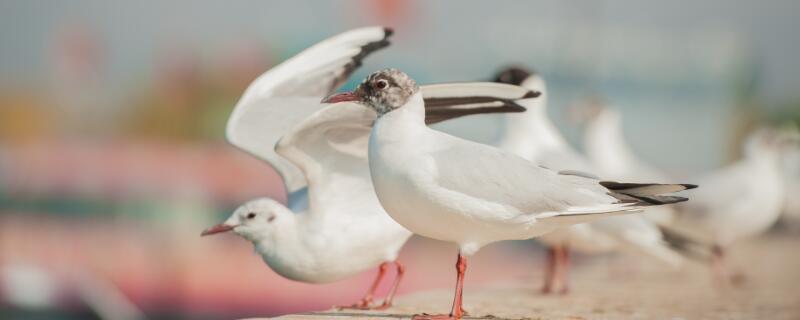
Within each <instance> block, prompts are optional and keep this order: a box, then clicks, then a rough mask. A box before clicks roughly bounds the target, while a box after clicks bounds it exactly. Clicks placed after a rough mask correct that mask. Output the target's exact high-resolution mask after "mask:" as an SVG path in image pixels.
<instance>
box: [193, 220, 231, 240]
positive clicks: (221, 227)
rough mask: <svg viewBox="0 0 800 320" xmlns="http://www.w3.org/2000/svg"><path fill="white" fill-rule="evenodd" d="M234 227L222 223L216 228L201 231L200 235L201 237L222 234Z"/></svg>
mask: <svg viewBox="0 0 800 320" xmlns="http://www.w3.org/2000/svg"><path fill="white" fill-rule="evenodd" d="M233 228H236V226H231V225H227V224H224V223H220V224H218V225H216V226H213V227H211V228H208V229H205V230H203V233H201V234H200V236H201V237H205V236H210V235H212V234H217V233H223V232H228V231H231V230H233Z"/></svg>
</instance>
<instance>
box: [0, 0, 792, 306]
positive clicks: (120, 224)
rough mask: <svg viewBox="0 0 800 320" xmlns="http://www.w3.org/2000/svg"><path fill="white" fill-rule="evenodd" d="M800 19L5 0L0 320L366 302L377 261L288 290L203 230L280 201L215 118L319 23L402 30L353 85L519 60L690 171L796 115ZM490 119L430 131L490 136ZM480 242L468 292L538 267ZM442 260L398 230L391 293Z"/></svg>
mask: <svg viewBox="0 0 800 320" xmlns="http://www.w3.org/2000/svg"><path fill="white" fill-rule="evenodd" d="M799 21H800V3H798V2H797V1H795V0H772V1H763V2H752V1H727V0H712V1H703V2H702V3H698V2H696V1H667V2H665V1H656V0H645V1H642V0H625V1H590V2H589V1H586V2H585V1H506V2H502V3H500V4H498V3H496V2H479V1H455V0H454V1H400V0H383V1H367V0H350V1H338V2H332V1H235V2H231V1H222V2H220V1H188V0H187V1H171V2H163V1H154V0H141V1H134V2H116V1H100V0H96V1H94V0H79V1H70V2H42V1H25V0H0V43H2V46H0V318H4V319H5V318H8V319H19V318H26V319H27V318H41V319H91V318H104V319H108V318H119V319H141V318H151V319H173V318H185V319H217V318H220V317H223V318H232V317H244V316H267V315H275V314H282V313H287V312H298V311H307V310H314V309H324V308H328V307H330V306H331V305H334V304H347V303H350V302H352V301H354V300H356V299H357V298H358V297H360V295H361V294H363V292H362V290H364V289H366V286H367V284H368V283H369V282H370V281H371V279H372V277H373V274H374V273H367V274H364V275H361V276H359V277H357V278H354V279H351V280H348V281H343V282H339V283H335V284H330V285H307V284H301V283H297V282H292V281H289V280H286V279H283V278H281V277H279V276H278V275H276V274H275V273H274V272H272V271H271V270H269V269H268V268H267V267H266V266H265V265H264V264H263V262H262V261H261V260H260V259H259V258H258V257H257V256H256V255H255V254H253V253H252V248H251V247H250V245H249V244H247V243H246V242H244V241H242V240H240V239H237V238H235V237H233V236H220V237H219V238H203V239H201V238H200V237H199V233H200V231H201V230H203V229H204V228H205V227H208V226H210V225H212V224H215V223H217V222H219V221H222V219H224V218H225V217H227V215H228V214H229V213H230V212H231V210H232V209H233V208H235V206H236V205H237V204H239V203H241V202H243V201H245V200H247V199H250V198H253V197H257V196H271V197H275V198H277V199H285V194H283V191H282V190H283V189H282V186H281V181H280V180H279V177H278V176H277V175H276V174H275V172H273V171H272V169H271V168H270V167H269V166H268V165H266V164H265V163H262V162H260V161H258V160H256V159H254V158H251V157H250V156H248V155H246V154H244V153H243V152H240V151H238V150H235V149H234V148H233V147H231V146H229V145H227V144H226V143H225V142H224V137H223V132H224V130H223V128H224V125H225V122H226V120H227V116H228V114H229V112H230V111H231V110H232V108H233V106H234V104H235V103H236V101H237V99H238V97H239V96H240V94H241V93H242V92H243V90H244V89H245V88H246V86H247V85H248V84H249V83H250V82H251V81H252V80H253V79H254V78H255V77H256V76H258V75H259V74H261V73H262V72H264V71H265V70H267V69H268V68H270V67H272V66H274V65H276V64H277V63H280V62H281V61H283V60H284V59H286V58H288V57H290V56H292V55H294V54H296V53H297V52H299V51H300V50H302V49H304V48H306V47H308V46H310V45H312V44H314V43H316V42H317V41H319V40H322V39H324V38H325V37H328V36H331V35H333V34H336V33H339V32H342V31H345V30H347V29H350V28H353V27H359V26H365V25H373V24H382V25H387V26H391V27H393V28H394V29H395V31H396V33H395V36H394V38H393V44H392V46H391V47H390V48H388V49H386V50H383V51H380V52H378V53H376V54H374V55H373V56H371V57H369V58H368V59H367V61H366V63H365V66H364V67H363V68H362V69H360V70H359V71H358V73H357V74H356V75H355V76H354V77H353V78H352V79H351V82H350V84H348V86H351V87H352V86H353V85H354V84H356V83H358V82H360V80H361V78H362V77H363V76H365V75H366V74H368V73H370V72H372V71H374V70H376V69H378V68H384V67H397V68H401V69H403V70H405V71H407V72H408V73H409V74H410V75H412V76H413V77H415V78H416V79H417V80H418V82H420V83H433V82H444V81H466V80H488V79H491V78H492V77H493V75H494V73H495V72H496V71H498V70H499V69H500V68H501V67H503V66H507V65H509V64H520V65H525V66H528V67H530V68H534V69H536V70H537V71H538V72H540V73H541V74H543V75H544V78H545V79H546V80H547V81H548V85H549V88H548V89H549V94H550V109H549V110H550V111H549V112H550V115H551V117H552V118H553V119H554V120H555V121H556V122H557V123H559V124H560V126H559V127H560V128H562V130H563V131H564V132H565V133H566V134H567V135H568V136H569V137H571V138H577V137H579V135H580V128H577V127H575V126H574V125H570V124H569V122H568V120H567V118H568V116H567V114H568V108H567V107H568V106H570V105H573V104H574V103H575V102H576V101H578V100H580V99H584V98H586V97H602V98H603V99H604V100H605V101H608V102H609V103H610V104H612V105H613V106H615V107H617V108H619V109H620V110H621V111H622V112H623V114H624V115H625V122H624V124H625V132H626V134H627V136H628V138H629V141H630V143H631V145H632V146H633V148H634V149H635V150H636V151H637V152H638V153H639V154H640V155H641V156H642V157H643V158H644V159H645V160H647V161H649V162H651V163H654V164H656V165H658V166H660V167H661V168H664V169H666V170H668V171H671V172H673V173H678V174H690V173H692V172H702V171H705V170H711V169H713V168H716V167H719V166H722V165H724V164H726V163H729V162H731V161H733V160H735V159H737V157H738V152H739V148H738V146H739V144H740V141H741V139H742V138H743V136H744V135H745V134H746V133H747V132H748V131H749V130H750V129H751V128H753V127H754V126H756V125H757V124H759V123H764V122H768V123H782V122H786V121H795V122H797V121H798V119H800V90H798V89H800V63H798V62H797V57H799V56H800V42H798V41H796V40H797V36H796V32H797V30H800V22H799ZM499 119H500V118H493V117H486V118H481V119H464V120H459V121H457V122H454V123H450V124H445V125H444V126H446V127H449V128H448V129H450V130H456V131H459V132H461V133H462V134H464V135H466V136H470V137H471V138H474V139H476V140H488V139H491V138H492V135H493V134H495V133H496V132H499V131H498V130H499V126H501V125H502V121H499ZM575 142H576V143H577V142H578V141H577V140H576V141H575ZM495 247H496V248H494V247H493V250H489V251H487V252H486V253H484V252H483V251H482V252H481V254H480V255H478V257H477V259H478V261H479V262H477V263H476V264H474V265H471V266H470V268H471V274H470V277H469V279H468V281H469V282H474V283H480V282H495V281H518V280H519V279H523V278H524V279H532V276H531V274H530V273H532V272H533V273H536V272H540V271H539V269H540V264H537V263H536V262H537V261H539V259H541V256H542V251H541V250H536V249H534V248H535V245H534V244H532V243H530V242H524V243H512V244H500V245H497V246H495ZM520 253H523V254H520ZM453 254H454V250H453V248H451V247H450V246H448V245H445V244H441V243H438V242H433V241H428V240H422V239H414V240H412V241H411V243H410V244H409V246H408V247H407V248H406V249H405V250H404V252H403V256H402V258H403V259H404V260H405V262H406V263H407V264H408V265H409V273H408V277H407V280H408V281H406V282H405V283H404V284H403V285H402V286H401V288H400V291H401V293H402V292H408V291H412V290H416V289H420V288H423V289H424V288H434V287H448V286H450V285H452V281H453V279H451V277H452V274H451V273H452V270H451V269H452V261H451V260H452V255H453ZM512 254H514V255H515V256H516V258H515V259H517V260H518V261H519V263H514V264H503V265H497V264H496V263H493V261H495V262H496V261H497V260H498V259H501V258H502V257H506V256H509V255H512ZM498 269H502V270H503V272H498V271H497V270H498Z"/></svg>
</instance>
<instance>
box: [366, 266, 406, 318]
mask: <svg viewBox="0 0 800 320" xmlns="http://www.w3.org/2000/svg"><path fill="white" fill-rule="evenodd" d="M394 265H395V266H396V267H397V275H396V276H395V278H394V283H393V284H392V288H391V289H389V294H388V295H386V299H384V300H383V303H381V305H380V306H377V307H375V308H372V309H374V310H383V309H386V308H389V307H391V306H392V300H393V299H394V294H395V293H397V287H399V286H400V281H401V280H403V274H405V272H406V267H405V266H403V265H402V264H400V262H397V261H395V262H394Z"/></svg>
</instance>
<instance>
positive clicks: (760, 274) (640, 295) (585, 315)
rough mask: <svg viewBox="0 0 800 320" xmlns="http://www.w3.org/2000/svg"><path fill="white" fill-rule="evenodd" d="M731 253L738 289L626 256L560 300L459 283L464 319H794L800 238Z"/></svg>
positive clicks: (589, 272) (529, 286) (445, 296)
mask: <svg viewBox="0 0 800 320" xmlns="http://www.w3.org/2000/svg"><path fill="white" fill-rule="evenodd" d="M735 253H736V254H735V256H734V259H732V261H731V262H732V263H731V264H732V265H733V266H735V267H736V269H739V270H744V271H745V272H746V274H747V276H748V277H747V280H746V282H745V283H744V284H743V285H741V286H738V287H731V288H727V289H721V288H718V287H716V286H713V285H712V282H711V281H710V277H709V274H708V270H707V269H706V268H704V267H703V266H701V265H694V264H692V265H688V266H686V267H684V268H682V269H681V270H677V271H665V269H664V268H663V267H660V268H659V267H658V266H655V265H651V264H649V263H647V262H646V261H644V262H643V261H637V260H636V259H631V257H630V256H628V257H624V256H621V257H613V258H598V259H597V261H595V263H592V264H591V265H590V266H588V267H585V268H581V269H580V270H577V271H575V272H574V274H573V290H572V293H570V294H569V295H566V296H560V295H549V296H546V295H542V294H540V293H539V291H538V288H536V287H534V284H535V283H537V281H535V280H534V279H526V280H521V281H519V282H517V283H504V284H497V285H482V286H473V287H469V286H467V288H465V292H464V299H465V302H464V303H465V309H466V310H467V311H468V312H469V313H470V314H469V316H468V317H466V318H465V319H800V237H797V236H793V237H790V236H787V235H776V236H770V237H766V238H762V239H760V240H757V241H754V242H750V243H744V244H742V245H740V246H739V247H738V248H737V250H736V252H735ZM467 277H469V272H468V273H467ZM451 294H452V293H451V291H450V290H449V289H441V290H433V291H426V292H418V293H412V294H409V295H405V296H402V297H399V298H398V299H397V302H396V304H395V307H393V308H391V309H388V310H384V311H375V312H360V311H357V312H353V311H335V310H330V311H325V312H316V313H303V314H295V315H287V316H283V317H281V318H280V319H346V318H358V319H407V318H410V317H411V315H413V314H415V313H421V312H427V313H442V312H447V311H449V309H450V302H451Z"/></svg>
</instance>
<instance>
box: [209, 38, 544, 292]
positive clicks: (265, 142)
mask: <svg viewBox="0 0 800 320" xmlns="http://www.w3.org/2000/svg"><path fill="white" fill-rule="evenodd" d="M391 33H392V32H391V30H389V29H386V28H382V27H370V28H361V29H356V30H352V31H348V32H345V33H342V34H340V35H338V36H334V37H332V38H330V39H327V40H325V41H323V42H320V43H319V44H317V45H314V46H312V47H310V48H308V49H306V50H305V51H303V52H301V53H299V54H298V55H296V56H294V57H293V58H291V59H289V60H287V61H285V62H283V63H282V64H280V65H278V66H276V67H274V68H272V69H271V70H269V71H267V72H266V73H264V74H263V75H261V76H260V77H258V79H256V80H255V81H254V82H253V83H252V84H251V85H250V87H249V88H248V89H247V90H246V91H245V93H244V95H243V96H242V98H241V99H240V101H239V103H237V105H236V108H235V109H234V111H233V113H232V114H231V116H230V119H229V121H228V126H227V138H228V140H229V141H230V143H232V144H233V145H235V146H237V147H239V148H240V149H242V150H244V151H246V152H248V153H250V154H252V155H255V156H256V157H258V158H261V159H263V160H265V161H267V162H268V163H269V164H270V165H271V166H272V167H273V168H274V169H275V170H276V171H277V172H278V173H279V174H280V175H281V177H283V180H284V184H285V187H286V191H287V193H288V201H287V202H288V204H287V205H284V204H281V203H279V202H277V201H275V200H273V199H269V198H260V199H255V200H252V201H250V202H247V203H246V204H244V205H242V206H241V207H239V208H238V209H236V211H235V212H234V213H233V214H232V215H231V217H230V218H229V219H227V220H226V221H225V222H224V223H221V224H219V225H216V226H214V227H211V228H209V229H207V230H205V231H204V232H203V235H211V234H217V233H222V232H226V231H233V232H235V233H236V234H238V235H240V236H242V237H244V238H245V239H247V240H250V241H251V242H252V243H253V244H254V246H255V248H256V250H257V252H258V253H259V254H260V255H261V256H262V258H263V260H264V261H265V262H266V263H267V265H269V266H270V267H271V268H272V269H273V270H274V271H275V272H277V273H279V274H280V275H282V276H284V277H286V278H289V279H293V280H297V281H303V282H309V283H324V282H331V281H336V280H340V279H343V278H346V277H349V276H352V275H354V274H357V273H360V272H362V271H365V270H367V269H369V268H372V267H376V266H377V267H378V270H379V272H378V276H377V278H376V279H375V281H374V283H373V284H372V286H371V287H370V288H369V291H368V293H367V295H366V296H365V297H364V298H363V299H361V300H360V301H359V302H357V303H355V304H353V305H352V306H349V307H354V308H385V307H388V306H390V305H391V302H392V298H393V296H394V293H395V290H396V289H397V286H398V284H399V282H400V280H401V278H402V276H403V272H404V267H403V266H402V265H401V264H400V263H398V262H397V255H398V252H399V251H400V249H401V248H402V246H403V244H404V243H405V242H406V240H407V239H408V238H409V237H410V236H411V232H410V231H408V230H406V229H405V228H403V227H402V226H400V225H399V224H397V223H396V222H395V221H394V220H392V218H391V217H389V216H388V215H387V214H386V212H385V211H384V210H383V208H382V207H381V205H380V203H379V202H378V199H377V198H376V196H375V191H374V190H373V188H372V184H371V182H370V175H369V168H368V163H367V142H368V138H369V133H370V128H371V127H372V124H373V122H374V121H375V119H376V118H377V114H376V113H375V112H374V111H372V110H369V109H366V108H363V107H361V106H359V105H357V104H353V103H350V104H347V103H342V104H337V105H325V104H321V100H322V99H323V98H324V97H325V96H326V95H328V94H331V93H332V92H334V91H335V90H336V89H338V88H339V87H340V86H341V85H342V84H343V83H344V82H345V81H346V80H347V78H348V77H349V76H350V75H351V74H352V72H353V71H354V70H355V69H356V68H357V67H358V66H359V65H361V60H362V59H363V58H365V57H366V56H367V55H369V54H370V53H372V52H373V51H375V50H378V49H381V48H384V47H386V46H387V45H388V44H389V42H388V38H389V36H390V35H391ZM423 90H424V91H425V95H426V97H427V98H426V99H428V101H430V102H431V107H430V108H429V110H428V111H429V117H428V122H429V123H434V122H439V121H444V120H447V119H451V118H455V117H461V116H466V115H470V114H480V113H493V112H522V111H524V110H525V108H523V107H521V106H519V105H518V104H517V101H518V100H520V99H525V98H530V95H529V94H530V92H529V91H528V90H525V89H522V88H519V87H516V86H511V85H498V84H494V83H461V84H459V83H456V84H441V85H430V86H425V87H424V88H423ZM391 265H394V266H395V268H396V271H397V276H396V277H395V280H394V282H393V285H392V287H391V289H390V291H389V294H388V295H387V297H386V299H385V300H384V302H383V303H382V304H380V305H377V306H374V305H372V300H373V293H374V291H375V289H376V288H377V287H378V285H379V284H380V282H381V280H382V278H383V277H384V275H385V273H386V272H387V271H388V269H389V267H390V266H391Z"/></svg>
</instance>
